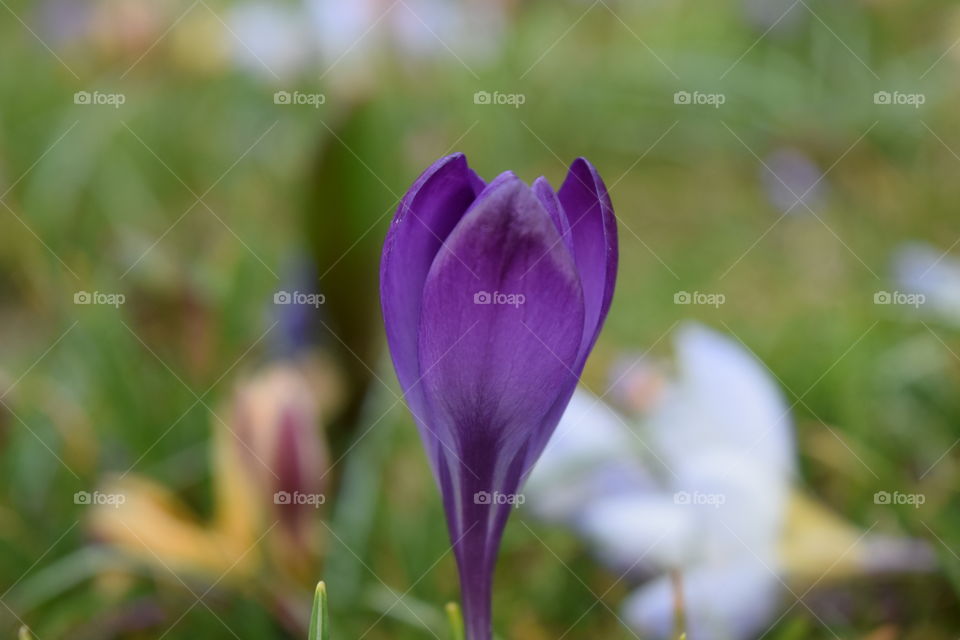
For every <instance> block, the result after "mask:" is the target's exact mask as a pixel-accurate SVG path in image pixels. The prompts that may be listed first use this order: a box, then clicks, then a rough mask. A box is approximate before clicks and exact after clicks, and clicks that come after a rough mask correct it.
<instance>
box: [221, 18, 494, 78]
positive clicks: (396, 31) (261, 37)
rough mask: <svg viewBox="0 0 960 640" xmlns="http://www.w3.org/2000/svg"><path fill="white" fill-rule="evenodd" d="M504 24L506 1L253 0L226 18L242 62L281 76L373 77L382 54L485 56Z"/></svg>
mask: <svg viewBox="0 0 960 640" xmlns="http://www.w3.org/2000/svg"><path fill="white" fill-rule="evenodd" d="M504 22H505V13H504V6H503V3H501V2H498V1H483V2H457V1H454V0H403V1H394V0H351V2H342V1H339V0H302V1H301V2H299V3H293V4H289V5H277V4H275V3H267V2H262V1H254V2H249V3H246V4H240V5H238V6H236V7H234V8H233V9H232V10H231V11H230V13H229V15H228V19H227V20H226V23H227V25H228V28H229V30H230V31H231V32H232V36H234V38H233V39H234V40H235V41H236V46H235V47H234V53H233V56H234V59H235V62H236V63H237V64H238V65H239V66H241V67H243V68H247V69H250V70H253V71H255V72H267V73H271V72H272V73H275V74H277V75H280V76H290V75H295V74H297V73H303V72H305V71H308V70H310V68H311V66H313V67H314V69H313V70H315V71H319V72H320V73H321V74H323V75H326V74H327V73H328V72H330V73H332V74H333V76H334V77H335V78H337V77H340V78H343V77H344V76H355V75H358V74H370V73H371V72H372V65H373V63H374V62H375V58H376V57H377V56H380V55H382V54H385V53H391V54H393V53H395V54H399V56H400V58H401V59H405V60H411V59H418V58H448V59H449V60H451V61H452V62H453V63H455V64H457V63H460V64H467V63H466V61H467V60H482V59H484V58H486V57H488V56H490V55H491V54H493V53H495V52H496V51H497V49H498V48H499V43H500V42H501V40H502V33H503V26H504ZM267 70H269V71H267Z"/></svg>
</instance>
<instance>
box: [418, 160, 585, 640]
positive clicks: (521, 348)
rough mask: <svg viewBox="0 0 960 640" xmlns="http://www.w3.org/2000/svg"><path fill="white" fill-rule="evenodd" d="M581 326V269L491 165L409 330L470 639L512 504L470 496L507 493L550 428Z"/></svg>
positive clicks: (481, 615) (542, 217)
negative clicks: (414, 330)
mask: <svg viewBox="0 0 960 640" xmlns="http://www.w3.org/2000/svg"><path fill="white" fill-rule="evenodd" d="M484 294H487V296H490V297H489V298H487V297H484ZM495 294H499V295H501V296H517V297H514V298H512V299H511V298H506V299H499V300H498V299H495V298H494V295H495ZM477 296H479V297H477ZM519 296H523V299H521V298H519ZM510 300H512V301H513V303H514V304H509V302H510ZM498 302H499V303H498ZM583 326H584V302H583V294H582V290H581V285H580V278H579V276H578V274H577V272H576V269H575V265H574V263H573V259H572V257H571V255H570V253H569V251H568V250H567V248H566V246H565V244H564V242H563V241H562V240H561V238H560V235H559V233H558V231H557V229H556V227H555V226H554V224H553V223H552V222H551V219H550V216H549V214H548V213H547V211H546V210H545V209H544V207H543V205H542V204H541V203H540V201H539V200H538V199H537V197H536V196H535V195H534V193H533V192H532V191H531V190H530V188H528V187H527V186H526V185H525V184H523V183H522V182H521V181H520V180H519V179H517V178H516V177H515V176H513V175H511V174H506V175H503V176H501V177H499V178H498V179H497V180H495V181H494V182H493V183H492V184H490V185H489V186H488V187H487V188H486V189H485V190H484V192H483V193H481V194H480V196H478V198H477V201H476V202H475V203H474V205H473V206H472V207H471V208H470V210H469V211H468V212H467V213H466V214H465V215H464V217H463V219H462V220H461V222H460V223H459V224H458V225H457V226H456V228H455V229H454V230H453V232H452V233H451V234H450V235H449V237H448V238H447V241H446V243H445V245H444V246H443V247H442V248H441V249H440V250H439V252H438V253H437V256H436V259H435V260H434V263H433V265H432V267H431V268H430V273H429V274H428V276H427V281H426V284H425V285H424V288H423V303H422V308H421V324H420V334H419V347H420V368H421V371H422V375H423V385H424V387H425V397H426V398H427V399H428V403H429V406H428V415H429V416H430V419H431V420H430V428H431V429H433V430H435V433H434V434H433V438H434V439H433V440H432V442H431V443H430V444H428V453H429V455H430V456H431V457H432V458H433V459H434V461H435V463H434V464H435V467H436V468H437V469H438V478H439V480H440V485H441V492H442V493H443V497H444V504H445V507H446V510H447V516H448V525H449V527H450V533H451V537H452V539H453V541H454V546H455V551H456V555H457V560H458V563H459V566H460V573H461V584H462V590H463V596H464V605H465V608H466V613H467V620H468V628H469V629H470V636H469V637H470V638H471V639H473V638H488V637H489V629H488V627H489V624H490V623H489V598H490V581H491V578H492V571H493V566H494V563H495V561H496V554H497V550H498V548H499V543H500V537H501V535H502V532H503V527H504V525H505V524H506V519H507V516H508V515H509V511H510V508H511V507H510V505H509V504H500V505H496V504H484V503H482V502H481V503H480V504H477V502H476V501H475V496H476V495H477V494H478V492H486V493H487V494H488V495H495V494H496V493H499V494H500V495H515V494H516V492H517V490H518V486H519V483H520V480H521V477H522V475H523V472H524V471H525V464H526V460H527V451H528V447H529V442H530V441H531V440H532V439H537V440H539V439H540V438H541V437H543V438H546V437H548V436H549V432H551V431H552V430H553V428H554V427H555V426H556V422H555V421H554V422H553V423H552V424H548V423H546V422H544V416H545V415H546V414H547V413H549V412H550V411H551V409H552V407H553V406H554V405H555V403H556V401H557V398H558V397H559V396H568V395H569V392H572V390H573V388H574V387H575V386H576V381H577V375H576V372H575V368H576V366H577V360H578V357H579V352H580V345H581V344H582V341H583ZM543 432H546V433H545V434H544V433H543ZM431 444H432V446H431Z"/></svg>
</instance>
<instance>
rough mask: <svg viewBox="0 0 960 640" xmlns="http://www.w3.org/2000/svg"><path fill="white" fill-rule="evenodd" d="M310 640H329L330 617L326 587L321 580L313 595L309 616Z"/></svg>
mask: <svg viewBox="0 0 960 640" xmlns="http://www.w3.org/2000/svg"><path fill="white" fill-rule="evenodd" d="M309 638H310V640H330V615H329V614H328V613H327V585H326V584H324V582H323V581H322V580H321V581H320V582H319V583H318V584H317V590H316V591H315V592H314V594H313V612H312V613H311V614H310V635H309Z"/></svg>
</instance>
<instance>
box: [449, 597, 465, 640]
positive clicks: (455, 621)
mask: <svg viewBox="0 0 960 640" xmlns="http://www.w3.org/2000/svg"><path fill="white" fill-rule="evenodd" d="M446 608H447V619H448V620H449V621H450V630H451V632H452V634H453V635H452V636H451V637H452V638H453V640H464V635H463V634H464V629H463V614H462V613H461V612H460V605H458V604H457V603H456V602H449V603H447V607H446Z"/></svg>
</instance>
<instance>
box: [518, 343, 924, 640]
mask: <svg viewBox="0 0 960 640" xmlns="http://www.w3.org/2000/svg"><path fill="white" fill-rule="evenodd" d="M674 346H675V350H676V375H675V376H673V377H672V378H667V376H666V375H657V374H655V373H653V372H652V371H651V366H652V365H650V363H649V362H646V361H644V362H641V363H640V364H641V365H642V366H641V367H639V368H638V369H637V370H638V371H639V373H636V374H634V372H633V371H630V370H625V371H621V375H620V376H618V381H619V382H618V384H621V383H622V386H623V388H624V389H634V388H636V387H638V386H640V387H643V388H644V389H647V391H644V392H643V393H642V394H640V395H641V396H642V398H643V401H642V402H641V403H639V404H637V403H635V402H633V400H634V399H635V398H636V397H637V396H636V394H632V393H631V394H627V395H626V396H624V397H625V398H626V399H627V400H628V402H627V406H629V407H631V409H632V410H634V411H636V410H637V409H640V408H642V409H643V410H644V414H645V415H644V419H643V420H640V421H635V420H634V419H631V420H630V422H627V421H625V419H624V418H622V417H621V416H620V415H619V414H617V413H616V412H615V411H614V410H613V409H611V408H610V407H609V406H607V405H606V404H604V403H603V402H602V401H601V399H599V398H595V397H594V396H592V395H591V394H589V393H587V392H585V391H581V390H578V391H577V392H576V394H575V395H574V399H573V401H572V402H571V403H570V408H569V409H568V411H567V413H566V414H565V416H564V418H563V419H562V420H561V422H560V425H559V426H558V428H557V432H556V434H555V435H554V437H553V439H552V440H551V442H550V444H549V445H548V447H547V449H546V451H545V452H544V455H543V457H542V458H541V460H540V462H539V463H538V465H537V467H536V468H535V469H534V470H533V473H532V474H531V476H530V479H529V481H528V483H527V486H526V487H525V488H524V492H525V494H526V495H527V498H528V504H529V505H530V507H531V508H532V509H533V510H534V512H535V513H536V514H537V515H538V516H540V517H542V518H544V519H548V520H552V521H557V522H563V523H565V524H568V525H569V526H571V527H573V528H574V529H575V530H576V531H578V532H579V533H580V534H581V535H582V536H583V537H584V538H585V539H586V540H588V541H589V542H590V543H591V544H592V546H593V547H594V548H595V549H596V550H597V553H598V555H599V556H600V558H601V559H602V560H603V561H604V562H605V563H607V564H609V565H610V566H612V567H614V568H616V569H617V570H618V572H619V573H622V574H623V575H624V576H625V579H631V580H637V579H639V578H641V577H643V576H647V577H649V576H651V575H652V576H653V577H652V578H651V579H649V580H648V581H647V582H645V583H643V584H642V585H641V586H640V587H639V588H638V590H637V591H636V592H635V593H634V594H633V595H632V596H630V597H629V598H628V599H627V601H626V602H625V603H624V618H625V620H627V621H628V622H629V623H630V624H631V625H632V626H634V627H635V628H636V630H637V631H638V632H640V633H641V634H644V637H652V638H671V637H673V636H672V634H673V633H674V631H675V629H674V615H675V611H676V593H675V590H676V589H675V587H674V582H673V578H672V576H673V575H679V576H680V580H679V583H680V584H682V590H683V601H684V608H685V624H686V628H687V632H688V637H691V638H699V639H702V640H711V639H716V640H728V639H729V640H736V639H739V638H747V637H750V636H752V635H755V634H757V633H760V632H762V631H763V630H764V629H765V627H766V625H768V624H770V623H771V622H772V621H773V620H774V618H775V615H776V613H777V611H778V606H779V603H780V601H781V596H782V593H783V591H784V590H783V584H782V581H785V580H792V579H796V580H798V581H805V582H807V583H814V584H815V583H817V582H819V581H820V580H821V579H822V578H823V577H824V574H825V573H828V572H830V571H835V572H839V573H845V574H849V573H855V572H863V571H880V570H900V569H903V568H905V567H910V568H915V569H921V570H922V569H923V568H925V567H929V566H930V565H931V563H932V556H931V554H930V550H929V548H926V547H925V545H919V546H918V544H917V543H915V542H913V541H904V540H899V539H892V538H882V537H880V536H877V535H873V536H866V537H862V536H861V534H860V532H859V531H858V530H857V529H856V528H855V527H853V526H851V525H849V524H847V523H846V522H844V521H843V520H841V519H839V518H837V517H836V516H834V515H833V514H831V513H830V512H829V511H827V510H826V509H824V508H823V507H821V506H820V505H819V504H817V503H816V502H814V501H812V500H810V499H807V498H805V497H803V496H802V494H799V493H798V492H797V491H796V490H795V489H794V488H793V486H792V485H793V484H794V475H795V467H796V465H795V455H796V453H795V445H794V440H793V427H792V423H791V420H790V416H789V407H788V406H787V404H786V402H785V399H784V397H783V394H782V393H781V391H780V389H779V388H778V386H777V385H776V383H775V382H774V380H773V376H772V374H771V373H770V372H769V371H768V370H767V369H766V367H765V366H764V365H763V364H762V363H761V362H759V361H758V360H757V359H756V358H755V357H754V356H753V355H752V354H751V353H750V352H749V350H748V349H747V348H746V347H745V346H743V345H742V344H741V343H740V342H738V341H736V340H733V339H731V338H728V337H726V336H724V335H722V334H720V333H717V332H715V331H712V330H710V329H707V328H705V327H702V326H700V325H696V324H689V325H686V326H684V327H683V328H682V329H681V330H680V331H678V332H677V333H676V335H675V336H674ZM634 375H636V376H638V380H634V381H631V380H629V378H631V377H632V376H634ZM654 379H656V380H657V382H656V384H654V385H652V386H651V385H650V381H651V380H654ZM651 389H655V390H656V392H655V393H648V391H649V390H651ZM880 556H882V557H883V558H884V560H883V562H880V563H878V562H876V560H875V559H876V558H877V557H880Z"/></svg>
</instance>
